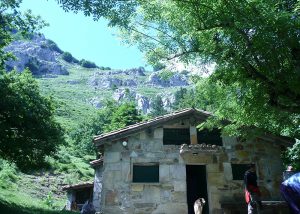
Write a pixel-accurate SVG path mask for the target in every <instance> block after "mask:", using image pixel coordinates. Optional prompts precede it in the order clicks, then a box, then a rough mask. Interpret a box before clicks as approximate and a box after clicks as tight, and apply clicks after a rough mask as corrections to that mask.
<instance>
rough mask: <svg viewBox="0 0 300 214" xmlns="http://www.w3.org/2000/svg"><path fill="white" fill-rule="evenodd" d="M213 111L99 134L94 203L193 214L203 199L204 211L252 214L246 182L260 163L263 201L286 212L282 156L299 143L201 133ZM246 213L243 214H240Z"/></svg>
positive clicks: (106, 209) (104, 208)
mask: <svg viewBox="0 0 300 214" xmlns="http://www.w3.org/2000/svg"><path fill="white" fill-rule="evenodd" d="M210 116H212V115H211V114H210V113H208V112H205V111H201V110H196V109H184V110H181V111H177V112H173V113H171V114H168V115H165V116H160V117H156V118H154V119H152V120H149V121H145V122H141V123H137V124H135V125H131V126H128V127H125V128H123V129H120V130H117V131H113V132H110V133H106V134H103V135H99V136H96V137H95V138H94V143H95V145H96V147H97V149H98V150H99V151H100V152H101V153H102V154H103V156H102V158H101V159H99V160H96V161H93V162H91V165H92V166H93V167H94V168H95V180H94V190H93V192H94V193H93V204H94V206H95V208H96V210H97V211H99V212H103V213H105V214H106V213H109V214H120V213H134V214H137V213H140V214H148V213H152V214H167V213H170V214H171V213H172V214H174V213H178V214H192V213H194V212H193V203H194V201H195V200H196V199H197V198H199V197H202V198H205V200H206V204H205V207H204V211H203V213H205V214H208V213H211V214H215V213H246V206H245V202H244V193H243V176H244V172H245V171H246V165H247V164H249V163H255V164H256V168H257V174H258V182H259V186H260V187H261V191H262V194H263V200H266V201H269V204H271V205H272V203H273V204H275V205H276V206H277V207H276V208H275V211H274V210H273V211H271V213H285V212H284V211H282V212H279V210H283V208H280V209H279V207H280V206H282V207H284V206H285V205H282V203H280V202H279V201H282V199H281V198H280V193H279V185H280V183H281V182H282V172H283V164H282V161H281V159H280V154H281V152H282V151H283V149H284V148H285V147H286V146H290V145H292V144H293V141H292V140H290V139H287V138H284V137H278V136H273V135H270V134H265V135H264V136H260V137H257V138H255V139H254V140H251V141H250V140H249V141H241V140H239V138H235V137H228V136H223V135H221V132H220V130H218V129H213V130H211V131H209V130H202V131H199V130H197V128H196V126H197V125H198V124H200V123H202V122H203V121H205V120H206V119H207V118H208V117H210ZM241 209H242V210H241Z"/></svg>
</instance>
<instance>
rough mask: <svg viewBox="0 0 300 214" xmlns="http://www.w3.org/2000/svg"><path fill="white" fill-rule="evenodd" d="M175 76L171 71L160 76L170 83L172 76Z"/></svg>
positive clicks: (162, 72)
mask: <svg viewBox="0 0 300 214" xmlns="http://www.w3.org/2000/svg"><path fill="white" fill-rule="evenodd" d="M173 75H174V73H173V72H172V71H169V70H162V71H161V72H160V73H159V74H158V76H159V77H160V78H161V79H162V80H165V81H168V80H169V79H170V78H171V77H172V76H173Z"/></svg>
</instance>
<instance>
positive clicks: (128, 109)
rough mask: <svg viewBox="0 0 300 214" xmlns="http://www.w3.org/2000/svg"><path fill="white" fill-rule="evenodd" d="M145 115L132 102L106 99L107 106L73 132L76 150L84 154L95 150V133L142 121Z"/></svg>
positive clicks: (98, 133)
mask: <svg viewBox="0 0 300 214" xmlns="http://www.w3.org/2000/svg"><path fill="white" fill-rule="evenodd" d="M142 120H143V117H142V116H141V115H140V113H139V112H138V111H137V109H136V106H135V104H134V103H132V102H125V103H121V104H117V103H116V102H115V101H110V100H108V101H106V103H105V107H104V108H102V109H99V110H98V112H97V114H96V115H94V116H93V117H92V118H88V119H87V120H86V121H83V122H82V123H81V125H80V126H79V127H78V128H77V129H76V130H74V131H73V132H72V133H71V137H72V139H73V140H74V141H75V142H76V143H75V147H76V148H75V150H77V151H78V153H80V154H81V155H82V154H93V153H94V152H95V148H94V145H93V143H92V140H93V137H94V136H95V135H100V134H103V133H106V132H109V131H113V130H116V129H120V128H124V127H125V126H128V125H132V124H134V123H137V122H141V121H142Z"/></svg>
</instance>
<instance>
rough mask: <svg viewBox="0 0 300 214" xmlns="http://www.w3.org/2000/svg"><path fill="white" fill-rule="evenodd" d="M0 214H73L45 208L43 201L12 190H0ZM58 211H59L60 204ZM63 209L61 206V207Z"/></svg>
mask: <svg viewBox="0 0 300 214" xmlns="http://www.w3.org/2000/svg"><path fill="white" fill-rule="evenodd" d="M0 192H1V194H0V213H3V214H6V213H7V214H23V213H24V214H27V213H30V214H39V213H41V214H55V213H61V214H64V213H66V214H67V213H69V214H71V213H74V212H68V211H61V210H53V209H50V208H49V207H47V205H46V204H45V202H44V201H43V199H41V198H33V197H31V196H30V195H28V194H26V193H24V192H20V191H17V192H16V191H14V190H13V189H0ZM59 205H60V209H61V205H62V204H61V203H60V204H59ZM62 207H63V206H62Z"/></svg>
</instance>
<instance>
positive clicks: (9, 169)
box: [0, 158, 19, 188]
mask: <svg viewBox="0 0 300 214" xmlns="http://www.w3.org/2000/svg"><path fill="white" fill-rule="evenodd" d="M18 178H19V177H18V172H17V167H16V165H15V164H14V163H11V162H9V161H7V160H4V159H1V158H0V187H1V188H8V187H10V186H11V185H12V184H13V183H15V182H16V180H17V179H18Z"/></svg>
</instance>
